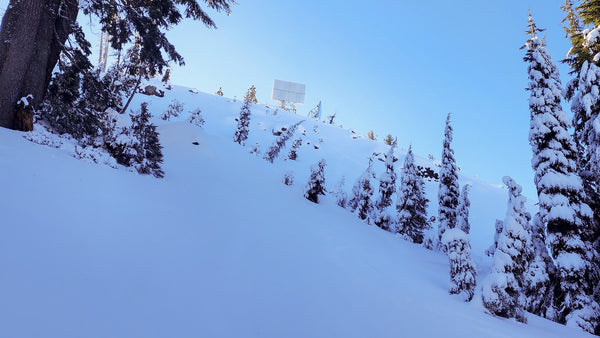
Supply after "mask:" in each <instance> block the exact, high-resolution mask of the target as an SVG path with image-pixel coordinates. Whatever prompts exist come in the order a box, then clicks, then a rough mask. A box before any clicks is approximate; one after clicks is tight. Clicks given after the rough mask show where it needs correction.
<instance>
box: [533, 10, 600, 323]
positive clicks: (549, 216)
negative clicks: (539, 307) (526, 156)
mask: <svg viewBox="0 0 600 338" xmlns="http://www.w3.org/2000/svg"><path fill="white" fill-rule="evenodd" d="M529 24H530V27H529V30H528V33H529V34H530V35H531V37H530V38H529V40H528V41H527V43H526V45H525V46H526V48H527V53H526V56H525V58H524V60H525V61H526V62H527V63H529V66H528V73H529V87H528V88H527V89H528V90H529V91H530V93H531V94H530V99H529V110H530V112H531V127H530V133H529V143H530V144H531V147H532V150H533V160H532V167H533V169H534V171H535V176H534V179H535V184H536V187H537V193H538V200H539V205H540V211H539V212H540V218H541V221H542V223H543V224H544V225H545V227H546V231H547V238H546V239H547V244H548V246H549V249H550V252H551V254H552V257H553V259H554V261H555V263H556V267H557V270H558V278H559V281H560V284H559V285H560V290H559V292H557V293H555V298H554V302H555V307H556V308H557V309H559V311H558V313H557V318H556V319H557V320H558V321H559V322H560V323H566V324H567V325H568V326H573V327H579V328H581V329H583V330H585V331H587V332H591V333H593V332H594V330H595V329H596V328H597V327H598V323H599V320H600V306H598V303H597V302H596V301H595V300H594V296H593V295H594V287H595V286H596V285H598V279H599V278H598V266H597V265H598V254H597V252H596V250H594V248H593V246H592V242H591V241H592V239H593V233H594V229H593V225H592V223H593V221H592V217H593V214H592V210H591V209H590V207H589V206H588V205H587V204H586V203H585V202H584V198H585V196H586V195H585V192H584V187H583V183H582V180H581V178H580V177H579V176H578V174H577V165H576V162H577V151H576V145H575V143H574V142H573V139H572V138H571V136H570V135H569V133H568V128H569V126H570V123H569V119H568V117H567V115H566V114H565V112H563V111H562V108H561V104H560V102H561V99H562V92H561V88H560V78H559V75H558V69H557V68H556V65H555V64H554V62H553V61H552V59H551V58H550V55H549V53H548V51H547V50H546V47H545V46H544V44H543V43H542V42H541V41H540V40H539V39H538V38H537V33H538V32H539V29H537V28H536V27H535V24H534V22H533V19H532V18H531V16H530V17H529ZM584 64H585V63H584ZM588 65H591V64H588ZM594 67H595V66H590V68H592V69H591V70H592V71H593V68H594ZM584 68H585V67H584ZM589 71H590V69H587V71H586V69H583V70H582V72H581V75H580V76H586V74H591V73H590V72H589ZM594 76H595V75H594ZM586 82H587V80H585V81H581V83H582V84H585V83H586ZM596 88H597V89H596V92H597V90H598V88H599V87H596ZM578 90H579V92H578V93H579V94H576V95H580V94H581V93H583V90H584V89H583V87H580V88H579V89H578ZM580 101H581V102H583V98H581V100H580V99H578V98H574V103H573V104H574V105H577V104H576V102H580ZM585 101H586V102H587V103H586V105H587V104H589V103H592V101H593V98H592V97H588V98H587V99H585ZM576 129H577V128H576ZM576 133H577V131H576Z"/></svg>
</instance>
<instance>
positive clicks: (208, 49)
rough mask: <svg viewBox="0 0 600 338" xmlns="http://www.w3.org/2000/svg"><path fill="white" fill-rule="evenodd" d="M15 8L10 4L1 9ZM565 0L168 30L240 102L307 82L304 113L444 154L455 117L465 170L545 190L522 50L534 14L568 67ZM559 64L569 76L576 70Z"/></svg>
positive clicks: (201, 81)
mask: <svg viewBox="0 0 600 338" xmlns="http://www.w3.org/2000/svg"><path fill="white" fill-rule="evenodd" d="M7 3H8V1H7V0H0V5H1V8H2V9H5V8H6V4H7ZM562 4H563V1H560V0H550V1H549V0H525V1H523V0H505V1H494V2H490V1H465V0H457V1H447V0H430V1H398V0H395V1H389V0H383V1H377V2H370V1H342V0H328V1H323V0H318V1H317V0H305V1H275V0H238V5H237V6H234V7H233V10H232V13H231V15H230V16H227V15H225V14H223V13H214V12H211V13H210V14H211V16H212V17H213V18H214V19H215V21H216V23H217V26H218V29H216V30H214V29H207V28H205V27H204V26H203V25H202V24H201V23H199V22H193V21H185V22H184V23H183V24H181V25H180V26H178V27H176V28H174V29H173V30H172V31H170V32H169V33H168V35H169V37H170V39H171V41H172V42H173V43H174V44H175V45H176V46H177V48H178V50H179V52H180V53H181V54H182V55H183V56H184V57H185V60H186V67H184V68H179V67H174V69H173V76H172V80H173V83H175V84H181V85H185V86H190V87H195V88H197V89H199V90H201V91H206V92H210V93H214V92H215V91H216V90H217V89H218V88H219V87H223V91H224V93H225V96H229V97H233V96H237V97H238V98H240V97H242V96H243V95H244V93H245V91H246V90H247V88H248V87H250V86H251V85H255V86H256V87H257V97H258V99H259V101H261V102H263V103H271V104H274V102H273V101H271V99H270V98H271V88H272V84H273V79H281V80H287V81H292V82H299V83H304V84H306V92H307V93H306V104H305V105H304V106H299V109H298V113H299V114H306V113H307V112H308V110H310V109H311V108H313V107H314V106H315V105H316V104H317V103H318V102H319V101H322V102H323V109H324V115H328V114H331V113H333V112H336V113H337V123H338V124H342V125H343V126H344V127H345V128H349V129H354V130H356V131H357V132H360V133H366V132H368V131H369V130H371V129H372V130H374V132H375V134H376V135H377V136H378V138H379V139H381V138H383V137H385V135H386V134H388V133H390V134H392V135H394V136H396V137H398V142H399V145H400V146H401V147H403V148H407V147H408V145H409V144H411V143H412V145H413V148H414V149H415V152H416V153H417V154H420V155H421V156H427V154H433V155H434V156H435V157H436V158H439V157H440V154H441V145H442V139H443V128H444V121H445V117H446V114H448V113H452V114H453V126H454V130H455V134H454V143H453V147H454V150H455V155H456V159H457V162H458V165H459V166H460V167H461V168H462V170H463V172H465V173H467V174H471V175H477V176H479V177H480V178H481V179H483V180H486V181H489V182H492V183H497V184H501V180H502V177H503V176H504V175H510V176H512V177H513V178H514V179H515V180H516V181H517V182H518V183H520V184H521V185H523V187H524V189H525V193H526V195H528V196H529V197H535V188H534V185H533V173H532V171H531V164H530V163H531V148H530V146H529V143H528V139H527V138H528V130H529V110H528V105H527V98H528V93H527V92H526V91H525V87H526V86H527V72H526V64H525V63H524V62H523V61H522V57H523V55H524V51H523V50H519V47H520V46H522V45H523V44H524V42H525V40H526V39H527V36H526V35H525V33H524V31H525V29H526V26H527V12H528V10H529V9H531V12H532V14H533V16H534V18H535V20H536V23H537V24H538V26H539V27H541V28H546V29H547V31H546V41H547V45H548V49H549V50H550V53H551V54H552V56H553V58H554V59H555V61H556V62H557V63H558V61H559V60H561V59H562V58H563V57H564V55H565V54H566V52H567V51H568V48H569V42H568V41H567V40H566V39H565V38H564V32H563V30H562V25H561V22H560V21H561V19H562V17H563V16H564V15H563V12H562V11H561V10H560V8H559V6H560V5H562ZM81 23H82V24H83V25H84V26H85V28H86V29H90V27H89V21H88V20H81ZM91 31H92V32H96V33H97V32H98V31H99V30H98V27H91ZM91 39H92V41H94V42H95V40H97V38H95V37H92V38H91ZM559 67H560V70H561V77H562V79H563V82H566V81H567V80H568V77H569V76H568V69H567V68H566V67H565V66H563V65H559ZM564 106H565V108H567V110H568V104H565V105H564ZM340 151H341V152H343V151H344V149H340Z"/></svg>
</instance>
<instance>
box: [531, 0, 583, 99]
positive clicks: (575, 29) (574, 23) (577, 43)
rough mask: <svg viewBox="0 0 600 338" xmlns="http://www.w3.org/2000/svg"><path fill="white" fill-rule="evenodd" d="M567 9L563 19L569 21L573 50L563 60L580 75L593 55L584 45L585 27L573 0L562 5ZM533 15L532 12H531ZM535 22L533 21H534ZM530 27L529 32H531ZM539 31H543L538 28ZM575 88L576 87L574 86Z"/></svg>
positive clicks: (566, 0) (569, 36) (569, 33)
mask: <svg viewBox="0 0 600 338" xmlns="http://www.w3.org/2000/svg"><path fill="white" fill-rule="evenodd" d="M560 8H561V9H562V10H563V11H565V14H566V16H565V18H564V19H563V20H562V22H563V23H567V26H564V29H565V33H566V35H567V37H568V38H569V39H570V40H571V44H572V47H571V50H569V52H568V53H567V56H566V57H565V59H564V60H563V62H564V63H566V64H568V65H569V66H570V67H571V74H575V75H578V74H579V70H580V69H581V67H582V66H583V63H584V62H585V61H591V59H592V57H591V54H590V51H589V49H587V48H585V46H584V36H583V33H582V31H583V29H582V27H581V18H580V17H579V15H578V14H577V12H576V11H575V10H574V8H573V2H572V1H571V0H565V4H564V5H562V6H560ZM529 16H531V13H530V14H529ZM532 23H533V21H532ZM530 31H531V27H530V29H529V30H528V31H527V33H530ZM537 31H538V32H540V31H542V30H541V29H537ZM573 89H574V88H573Z"/></svg>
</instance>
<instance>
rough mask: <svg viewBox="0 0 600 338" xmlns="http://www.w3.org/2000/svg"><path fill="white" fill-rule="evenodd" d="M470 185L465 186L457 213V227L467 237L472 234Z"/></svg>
mask: <svg viewBox="0 0 600 338" xmlns="http://www.w3.org/2000/svg"><path fill="white" fill-rule="evenodd" d="M470 188H471V185H470V184H465V185H464V186H463V188H462V192H461V193H460V201H459V203H458V211H457V212H456V226H457V227H458V228H459V229H460V230H462V231H464V233H466V234H467V235H468V234H469V232H471V224H469V208H470V207H471V201H470V200H469V189H470Z"/></svg>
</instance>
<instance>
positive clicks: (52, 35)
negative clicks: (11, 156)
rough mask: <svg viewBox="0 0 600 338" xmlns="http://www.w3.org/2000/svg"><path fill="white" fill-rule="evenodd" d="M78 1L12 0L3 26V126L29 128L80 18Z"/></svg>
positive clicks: (0, 109) (0, 44)
mask: <svg viewBox="0 0 600 338" xmlns="http://www.w3.org/2000/svg"><path fill="white" fill-rule="evenodd" d="M78 10H79V8H78V0H11V1H10V4H9V5H8V9H7V10H6V13H5V14H4V17H3V18H2V26H1V27H0V127H5V128H11V129H19V130H28V129H29V130H30V128H31V126H32V123H31V114H28V113H26V112H24V111H23V106H24V105H22V104H21V105H17V102H18V101H19V100H20V99H21V98H22V97H25V96H28V95H32V96H33V99H32V100H31V101H30V103H31V106H29V107H33V108H37V107H39V105H40V103H41V102H42V101H43V99H44V96H45V94H46V90H47V89H48V84H49V83H50V78H51V76H52V70H53V69H54V67H55V66H56V63H57V61H58V57H59V55H60V52H61V49H62V46H63V45H64V43H65V41H66V39H67V37H68V35H69V34H70V33H71V27H72V24H73V23H75V21H76V19H77V12H78Z"/></svg>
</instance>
